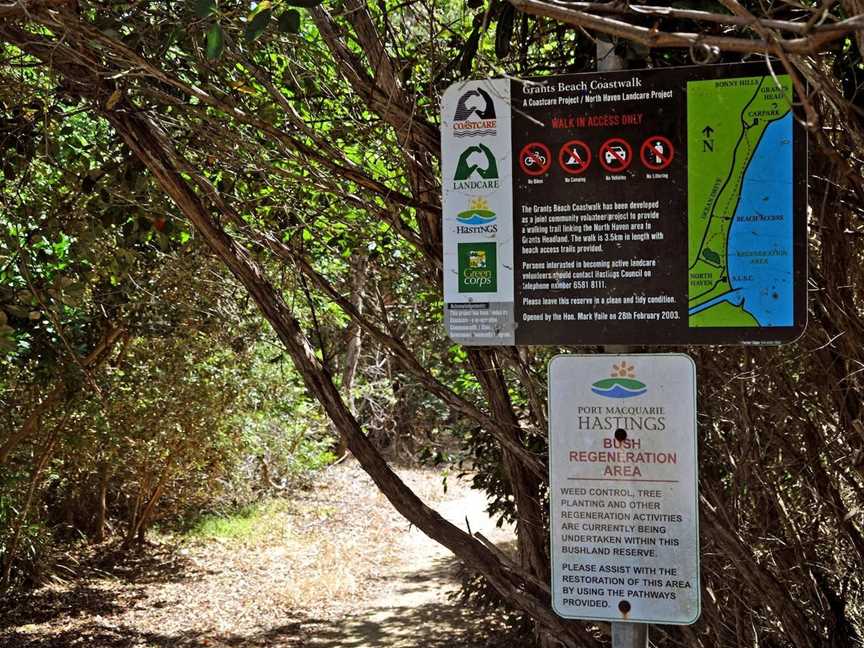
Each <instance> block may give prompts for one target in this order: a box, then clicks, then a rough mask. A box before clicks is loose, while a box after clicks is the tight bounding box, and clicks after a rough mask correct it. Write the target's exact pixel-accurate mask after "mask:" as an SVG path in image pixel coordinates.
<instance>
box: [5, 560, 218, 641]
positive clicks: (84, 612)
mask: <svg viewBox="0 0 864 648" xmlns="http://www.w3.org/2000/svg"><path fill="white" fill-rule="evenodd" d="M67 570H68V571H69V572H72V571H73V570H72V568H71V567H67ZM193 573H197V574H201V573H204V571H203V570H202V569H200V568H199V567H197V566H194V565H193V564H192V563H191V561H190V560H188V559H187V558H185V557H184V556H181V555H180V554H178V553H177V552H176V551H175V550H174V549H172V548H170V547H165V546H161V545H158V546H148V547H146V549H144V550H136V549H132V550H123V549H121V548H120V547H118V546H116V545H105V546H103V547H99V548H96V549H95V550H94V551H93V552H92V553H91V554H90V555H88V556H86V557H84V558H83V559H81V560H78V561H76V562H75V564H74V574H75V579H74V580H73V581H71V582H69V583H62V582H58V583H57V584H51V585H46V586H43V587H40V588H38V589H36V590H32V591H30V592H23V593H22V592H16V593H12V594H8V595H6V596H4V597H3V598H0V630H4V629H7V628H12V627H15V626H18V625H21V624H40V623H46V622H49V621H53V620H55V619H60V618H66V619H78V618H81V617H92V616H97V615H99V616H107V615H110V614H118V613H121V612H123V611H124V610H125V609H128V608H129V607H130V605H133V604H134V603H135V601H136V600H138V599H141V598H144V597H145V594H144V591H145V589H146V586H147V585H149V584H152V583H178V582H181V581H184V580H186V579H188V578H190V576H191V575H192V574H193ZM120 584H122V585H123V587H122V588H120V587H118V585H120ZM121 594H122V600H120V596H121ZM0 641H2V637H0ZM0 645H5V644H2V643H0ZM9 645H16V646H17V645H19V644H14V643H13V644H9ZM58 645H59V644H58ZM96 645H98V644H96Z"/></svg>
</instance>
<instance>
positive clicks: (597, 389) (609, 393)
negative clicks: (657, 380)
mask: <svg viewBox="0 0 864 648" xmlns="http://www.w3.org/2000/svg"><path fill="white" fill-rule="evenodd" d="M591 391H592V392H594V393H595V394H599V395H600V396H606V397H607V398H633V397H634V396H641V395H642V394H644V393H645V392H646V391H648V386H647V385H646V384H645V383H643V382H641V381H639V380H636V374H635V373H634V367H633V365H628V364H627V362H626V361H625V360H622V361H621V364H613V365H612V377H611V378H606V379H604V380H598V381H597V382H595V383H594V384H593V385H591Z"/></svg>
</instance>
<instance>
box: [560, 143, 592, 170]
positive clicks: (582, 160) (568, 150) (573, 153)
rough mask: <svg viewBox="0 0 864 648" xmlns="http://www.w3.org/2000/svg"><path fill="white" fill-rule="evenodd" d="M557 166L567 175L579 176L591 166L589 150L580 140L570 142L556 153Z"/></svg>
mask: <svg viewBox="0 0 864 648" xmlns="http://www.w3.org/2000/svg"><path fill="white" fill-rule="evenodd" d="M558 164H560V165H561V168H562V169H564V171H566V172H567V173H570V174H572V175H579V174H580V173H582V172H584V171H585V170H586V169H587V168H588V165H589V164H591V149H590V148H588V145H587V144H586V143H585V142H583V141H582V140H570V141H569V142H567V143H566V144H564V146H562V147H561V150H560V151H558Z"/></svg>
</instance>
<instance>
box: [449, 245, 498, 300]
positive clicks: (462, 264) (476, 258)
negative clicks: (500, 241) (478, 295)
mask: <svg viewBox="0 0 864 648" xmlns="http://www.w3.org/2000/svg"><path fill="white" fill-rule="evenodd" d="M459 292H460V293H471V292H498V263H497V249H496V244H495V243H460V244H459Z"/></svg>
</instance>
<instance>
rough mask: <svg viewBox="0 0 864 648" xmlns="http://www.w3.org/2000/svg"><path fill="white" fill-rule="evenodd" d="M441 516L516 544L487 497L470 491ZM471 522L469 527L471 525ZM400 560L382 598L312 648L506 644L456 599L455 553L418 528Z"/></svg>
mask: <svg viewBox="0 0 864 648" xmlns="http://www.w3.org/2000/svg"><path fill="white" fill-rule="evenodd" d="M436 508H437V510H438V512H439V513H440V514H441V515H442V516H443V517H444V518H445V519H447V520H449V521H450V522H452V523H453V524H456V525H457V526H460V527H461V528H463V529H466V528H470V529H471V531H472V532H478V531H479V532H480V533H482V534H483V535H484V536H485V537H486V538H488V539H490V540H492V541H493V542H496V543H506V542H509V541H512V539H513V534H512V530H511V529H509V528H503V529H499V528H497V527H496V526H495V522H494V521H493V520H492V519H491V518H490V517H489V515H488V514H487V513H486V511H485V509H486V500H485V498H484V497H483V495H482V493H478V492H476V491H468V492H467V494H464V495H463V496H462V497H460V498H459V499H453V500H445V501H443V502H440V503H439V504H438V505H437V507H436ZM466 520H467V522H466ZM400 543H401V545H402V546H401V548H400V551H399V555H400V559H399V560H398V561H397V563H396V564H395V565H394V566H393V568H392V569H391V570H389V573H387V574H386V575H385V576H384V578H383V579H382V587H383V591H382V592H381V594H380V595H379V596H376V597H375V598H373V599H371V600H369V601H366V602H363V603H361V604H360V605H359V606H358V608H359V609H356V610H355V611H354V612H353V613H352V614H351V615H349V616H348V617H346V618H345V619H343V620H342V622H341V623H339V624H338V625H334V626H333V628H331V632H329V633H328V636H326V637H325V636H318V637H316V638H314V639H313V640H312V641H311V643H310V644H309V645H310V647H311V646H314V647H315V648H335V647H336V646H339V647H344V648H416V647H417V646H424V647H429V648H438V647H439V646H440V647H441V648H444V647H445V646H462V647H468V646H470V647H473V646H485V645H488V646H495V647H496V648H497V647H499V646H503V645H506V641H507V640H506V639H505V638H504V637H503V636H496V635H498V632H497V630H498V629H497V628H495V627H492V626H491V625H487V624H485V623H484V621H485V620H484V619H483V618H481V617H480V616H478V615H477V614H476V613H474V612H473V610H471V609H470V608H468V609H466V608H465V607H464V606H463V604H462V603H461V602H460V601H458V600H457V599H455V597H454V596H453V595H454V593H455V591H456V589H457V580H456V577H457V563H456V561H455V560H454V559H453V557H452V554H450V552H449V551H447V550H446V549H444V548H443V547H442V546H441V545H439V544H438V543H436V542H435V541H434V540H431V539H430V538H428V537H427V536H426V535H424V534H423V533H422V532H420V531H418V530H417V529H416V528H411V530H410V531H408V532H407V533H406V534H405V535H404V537H402V538H401V539H400Z"/></svg>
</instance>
